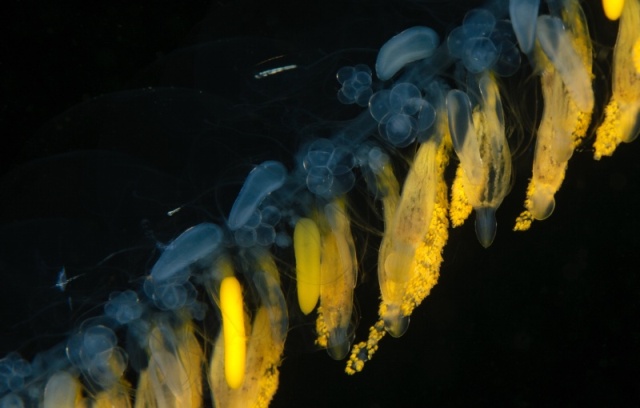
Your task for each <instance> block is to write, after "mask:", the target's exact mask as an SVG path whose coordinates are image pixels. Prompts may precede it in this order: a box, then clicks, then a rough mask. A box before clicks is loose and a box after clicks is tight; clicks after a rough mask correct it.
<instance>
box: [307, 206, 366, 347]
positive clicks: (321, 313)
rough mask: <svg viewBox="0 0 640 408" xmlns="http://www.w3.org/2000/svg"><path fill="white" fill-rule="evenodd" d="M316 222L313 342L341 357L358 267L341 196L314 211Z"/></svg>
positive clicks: (347, 343)
mask: <svg viewBox="0 0 640 408" xmlns="http://www.w3.org/2000/svg"><path fill="white" fill-rule="evenodd" d="M316 222H317V224H318V226H319V228H320V240H321V242H322V253H321V260H320V306H318V318H317V319H316V331H317V332H318V338H317V340H316V343H317V344H318V345H319V346H321V347H324V348H326V349H327V352H328V353H329V355H330V356H331V357H332V358H334V359H336V360H340V359H343V358H344V357H345V356H346V355H347V353H348V352H349V348H350V347H351V342H352V333H351V328H350V324H351V315H352V311H353V289H354V287H355V285H356V277H357V271H358V262H357V260H356V250H355V244H354V242H353V236H352V235H351V223H350V222H349V218H348V217H347V213H346V205H345V202H344V199H337V200H334V201H333V202H331V203H329V204H326V205H325V206H324V208H323V211H322V212H318V213H317V214H316Z"/></svg>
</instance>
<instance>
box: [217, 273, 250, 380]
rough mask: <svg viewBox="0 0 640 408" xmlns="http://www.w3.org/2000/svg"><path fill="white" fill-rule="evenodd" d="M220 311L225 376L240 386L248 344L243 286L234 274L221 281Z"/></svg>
mask: <svg viewBox="0 0 640 408" xmlns="http://www.w3.org/2000/svg"><path fill="white" fill-rule="evenodd" d="M220 312H221V313H222V332H223V335H224V376H225V378H226V380H227V384H229V387H231V388H238V387H240V385H241V384H242V381H243V380H244V366H245V361H246V352H247V346H246V335H245V331H244V301H243V299H242V286H240V282H238V279H237V278H235V277H234V276H228V277H226V278H224V279H223V280H222V283H220Z"/></svg>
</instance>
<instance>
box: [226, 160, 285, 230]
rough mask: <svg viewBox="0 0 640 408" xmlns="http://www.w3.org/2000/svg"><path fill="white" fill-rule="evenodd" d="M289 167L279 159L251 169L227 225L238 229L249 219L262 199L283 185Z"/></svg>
mask: <svg viewBox="0 0 640 408" xmlns="http://www.w3.org/2000/svg"><path fill="white" fill-rule="evenodd" d="M286 176H287V169H286V168H285V167H284V165H283V164H282V163H280V162H277V161H267V162H264V163H262V164H260V165H259V166H257V167H256V168H255V169H253V170H251V172H250V173H249V176H248V177H247V179H246V180H245V182H244V184H243V185H242V189H240V193H239V194H238V197H237V198H236V201H235V202H234V203H233V207H231V212H230V213H229V220H228V221H227V225H228V226H229V228H230V229H231V230H237V229H238V228H240V227H242V226H243V225H244V224H246V223H247V221H249V219H250V218H251V215H252V214H253V213H254V212H255V210H256V209H257V208H258V206H259V205H260V203H261V202H262V200H264V198H265V197H266V196H268V195H269V194H271V193H272V192H273V191H275V190H277V189H279V188H280V187H282V185H283V184H284V182H285V178H286Z"/></svg>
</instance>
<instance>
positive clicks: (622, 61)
mask: <svg viewBox="0 0 640 408" xmlns="http://www.w3.org/2000/svg"><path fill="white" fill-rule="evenodd" d="M604 112H605V117H604V121H603V122H602V124H601V125H600V126H599V127H598V130H597V131H596V141H595V143H594V144H593V147H594V149H595V152H594V154H593V157H594V158H595V159H596V160H600V158H601V157H603V156H611V155H612V154H613V152H614V151H615V150H616V147H618V145H619V144H620V143H622V142H625V143H629V142H631V141H633V140H634V139H635V138H636V137H638V133H639V132H640V120H639V119H640V1H639V0H627V1H625V2H624V9H623V10H622V15H621V17H620V26H619V28H618V38H617V40H616V46H615V49H614V51H613V73H612V94H611V99H610V100H609V103H608V104H607V107H606V108H605V111H604Z"/></svg>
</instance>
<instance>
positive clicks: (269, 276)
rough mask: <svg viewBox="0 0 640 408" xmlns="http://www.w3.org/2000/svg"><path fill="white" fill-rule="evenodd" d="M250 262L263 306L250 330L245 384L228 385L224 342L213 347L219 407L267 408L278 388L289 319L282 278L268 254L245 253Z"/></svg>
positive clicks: (214, 392) (211, 377) (212, 370)
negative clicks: (232, 386)
mask: <svg viewBox="0 0 640 408" xmlns="http://www.w3.org/2000/svg"><path fill="white" fill-rule="evenodd" d="M244 258H245V259H250V260H251V261H250V262H249V265H247V268H248V269H250V270H247V271H245V272H246V275H247V277H248V278H249V279H250V280H251V282H252V283H253V285H252V286H253V287H254V289H255V290H256V292H257V293H258V297H259V299H260V305H259V306H258V309H257V311H256V313H255V316H254V318H253V320H252V322H251V324H250V326H249V327H248V329H247V333H248V334H249V337H248V340H247V347H246V350H247V351H246V364H245V367H244V372H245V375H244V381H243V382H242V384H241V385H240V386H239V387H237V388H235V389H234V388H231V387H229V386H228V384H227V382H226V381H225V379H224V375H223V372H224V371H225V365H226V361H225V358H224V355H225V352H224V349H225V343H224V341H223V340H222V338H221V337H220V336H219V337H218V339H217V340H216V342H215V344H214V351H213V357H212V359H211V367H210V370H209V381H210V384H211V390H212V397H213V400H214V401H215V405H216V406H217V407H229V408H244V407H256V408H264V407H267V406H268V405H269V403H270V402H271V399H272V398H273V395H274V394H275V392H276V390H277V389H278V375H279V370H278V367H279V366H280V362H281V359H282V353H283V351H284V342H285V338H286V335H287V328H288V317H287V310H286V302H285V299H284V295H283V294H282V290H281V289H280V278H279V273H278V270H277V268H276V265H275V262H274V261H273V258H272V257H271V255H270V254H269V253H268V252H267V251H261V250H260V251H256V252H255V253H245V254H244Z"/></svg>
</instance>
